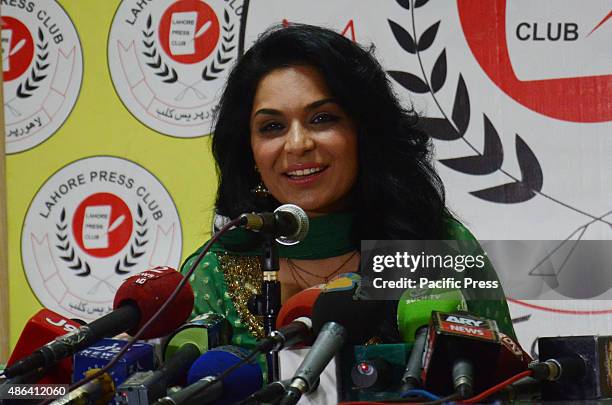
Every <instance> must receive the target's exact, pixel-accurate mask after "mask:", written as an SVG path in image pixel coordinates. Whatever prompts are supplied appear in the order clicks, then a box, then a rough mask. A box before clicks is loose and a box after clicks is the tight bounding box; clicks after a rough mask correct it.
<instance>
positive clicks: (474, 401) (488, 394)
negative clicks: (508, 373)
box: [459, 370, 533, 405]
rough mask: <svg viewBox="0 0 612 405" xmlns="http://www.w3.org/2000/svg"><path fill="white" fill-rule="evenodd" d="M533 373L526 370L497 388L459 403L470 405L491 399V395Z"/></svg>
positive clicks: (501, 383)
mask: <svg viewBox="0 0 612 405" xmlns="http://www.w3.org/2000/svg"><path fill="white" fill-rule="evenodd" d="M532 373H533V371H531V370H525V371H523V372H521V373H518V374H516V375H514V376H512V377H510V378H508V379H507V380H505V381H502V382H500V383H499V384H497V385H495V386H493V387H491V388H489V389H487V390H485V391H483V392H481V393H480V394H478V395H476V396H474V397H471V398H468V399H466V400H464V401H460V402H459V403H460V404H468V405H471V404H477V403H479V402H480V401H482V400H483V399H485V398H487V397H489V396H491V395H493V394H495V393H497V392H499V391H501V390H502V389H504V388H506V387H507V386H509V385H510V384H512V383H515V382H516V381H518V380H520V379H522V378H525V377H529V376H531V374H532Z"/></svg>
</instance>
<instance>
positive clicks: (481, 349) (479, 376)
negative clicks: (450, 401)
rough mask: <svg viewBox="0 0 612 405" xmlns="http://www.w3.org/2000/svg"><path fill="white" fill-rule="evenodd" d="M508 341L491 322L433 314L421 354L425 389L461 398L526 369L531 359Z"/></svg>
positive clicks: (459, 314)
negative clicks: (457, 395) (456, 395)
mask: <svg viewBox="0 0 612 405" xmlns="http://www.w3.org/2000/svg"><path fill="white" fill-rule="evenodd" d="M508 340H510V341H511V339H510V338H509V337H508V336H505V335H503V334H500V332H499V330H498V328H497V324H496V323H495V321H493V320H489V319H484V318H480V317H477V316H474V315H472V314H469V313H467V312H454V313H444V312H435V311H434V312H433V313H432V318H431V323H430V326H429V331H428V333H427V345H426V348H425V353H424V355H423V383H424V386H425V388H426V389H427V390H428V391H430V392H435V393H436V394H438V395H449V394H452V393H454V392H456V393H458V394H460V396H461V397H463V398H465V397H468V396H471V395H472V393H473V392H481V391H484V390H485V389H488V388H490V387H493V386H495V385H496V384H498V383H500V382H502V381H504V380H506V379H508V378H510V377H512V376H514V375H516V374H518V373H520V372H522V371H525V370H527V367H528V365H529V362H530V361H531V357H530V356H529V355H528V354H527V353H525V352H524V351H523V350H522V349H520V346H518V344H516V343H514V342H512V343H513V344H509V342H508Z"/></svg>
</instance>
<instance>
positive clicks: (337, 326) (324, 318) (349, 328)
mask: <svg viewBox="0 0 612 405" xmlns="http://www.w3.org/2000/svg"><path fill="white" fill-rule="evenodd" d="M360 283H361V278H360V277H359V275H357V274H351V273H349V274H346V275H343V276H341V277H339V278H337V279H335V280H333V281H332V282H330V283H328V284H327V286H326V288H325V289H324V290H323V291H322V292H321V295H319V298H318V299H317V301H316V303H315V306H314V308H313V327H314V330H315V332H316V333H317V339H316V340H315V342H314V344H313V345H312V348H311V349H310V351H309V352H308V354H307V355H306V358H304V361H302V364H300V366H299V367H298V369H297V370H296V372H295V374H294V376H293V378H292V380H291V384H290V385H289V387H287V390H286V393H285V394H284V396H283V398H282V399H281V402H280V404H281V405H295V404H297V403H298V401H299V400H300V398H301V397H302V395H304V394H305V393H307V392H309V391H311V390H312V387H313V386H314V385H315V384H316V381H317V379H318V378H319V376H320V375H321V373H322V372H323V370H324V369H325V367H326V366H327V364H328V363H329V362H330V361H331V360H332V358H333V357H334V356H335V355H336V354H337V353H338V352H339V351H340V349H341V348H342V346H343V345H344V344H345V343H349V344H354V345H355V344H362V343H364V342H366V341H367V340H368V339H369V338H371V337H372V336H373V335H374V333H375V331H376V330H377V329H378V326H379V324H380V322H382V317H381V316H380V312H381V309H382V308H383V306H384V302H381V301H371V300H360V299H359V291H360V288H359V287H360ZM356 314H359V315H358V316H356Z"/></svg>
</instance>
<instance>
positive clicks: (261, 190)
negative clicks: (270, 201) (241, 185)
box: [251, 181, 270, 198]
mask: <svg viewBox="0 0 612 405" xmlns="http://www.w3.org/2000/svg"><path fill="white" fill-rule="evenodd" d="M251 193H252V194H253V195H254V196H255V197H259V198H266V197H268V196H269V195H270V192H269V191H268V189H267V188H266V186H265V185H264V184H263V181H260V182H259V184H258V185H256V186H255V187H254V188H253V189H251Z"/></svg>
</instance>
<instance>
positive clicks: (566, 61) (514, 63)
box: [457, 0, 612, 123]
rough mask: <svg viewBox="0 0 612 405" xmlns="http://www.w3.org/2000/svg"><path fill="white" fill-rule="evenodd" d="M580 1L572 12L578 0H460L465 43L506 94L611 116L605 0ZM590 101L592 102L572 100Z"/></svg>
mask: <svg viewBox="0 0 612 405" xmlns="http://www.w3.org/2000/svg"><path fill="white" fill-rule="evenodd" d="M580 7H581V9H582V10H581V12H576V3H575V2H567V1H554V0H545V1H539V2H530V1H528V0H518V1H514V0H513V1H509V0H491V1H489V2H487V5H486V6H485V7H483V4H482V1H479V0H461V1H458V2H457V8H458V12H459V19H460V22H461V26H462V29H463V33H464V35H465V39H466V40H467V43H468V45H469V47H470V50H471V51H472V53H473V55H474V57H475V58H476V60H477V62H478V64H479V65H480V66H481V68H482V69H483V70H484V71H485V73H486V74H487V76H488V77H489V78H490V79H491V80H492V81H493V82H494V83H495V84H496V85H497V86H498V87H499V88H500V89H501V90H502V91H503V92H504V93H506V94H507V95H508V96H510V97H511V98H512V99H514V100H515V101H516V102H518V103H520V104H522V105H523V106H525V107H526V108H529V109H530V110H533V111H535V112H538V113H540V114H543V115H545V116H547V117H551V118H556V119H559V120H563V121H571V122H588V123H594V122H606V121H611V120H612V109H610V108H609V106H610V105H611V104H612V92H610V83H611V82H612V74H611V73H610V72H612V57H611V56H610V52H609V45H610V41H609V39H610V31H611V30H612V21H611V19H612V13H611V12H610V5H609V3H607V2H596V1H593V2H583V3H581V5H580ZM553 9H554V10H555V13H554V14H551V12H550V11H551V10H553ZM587 105H591V106H593V108H586V109H585V108H576V107H575V106H587ZM599 106H601V107H599ZM605 106H608V107H605ZM597 107H599V108H597Z"/></svg>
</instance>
